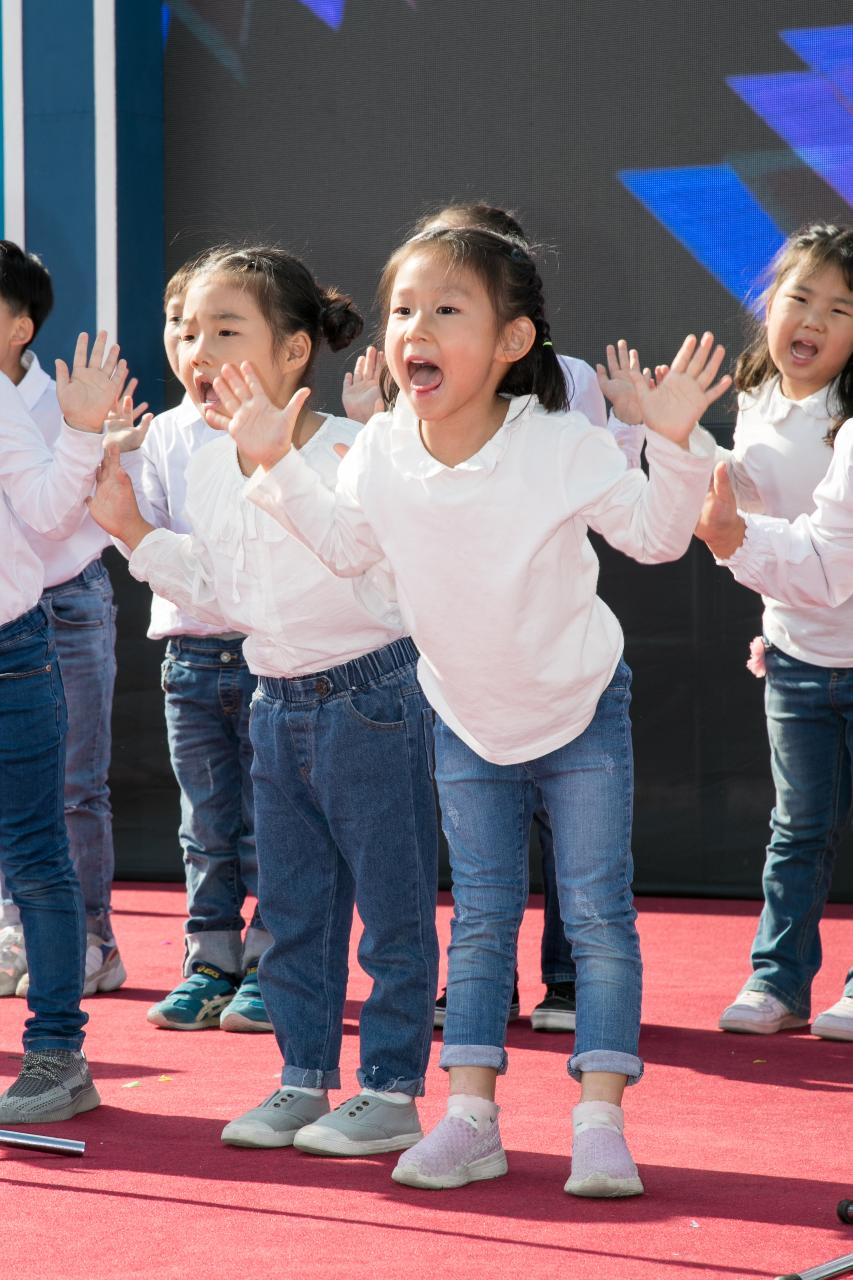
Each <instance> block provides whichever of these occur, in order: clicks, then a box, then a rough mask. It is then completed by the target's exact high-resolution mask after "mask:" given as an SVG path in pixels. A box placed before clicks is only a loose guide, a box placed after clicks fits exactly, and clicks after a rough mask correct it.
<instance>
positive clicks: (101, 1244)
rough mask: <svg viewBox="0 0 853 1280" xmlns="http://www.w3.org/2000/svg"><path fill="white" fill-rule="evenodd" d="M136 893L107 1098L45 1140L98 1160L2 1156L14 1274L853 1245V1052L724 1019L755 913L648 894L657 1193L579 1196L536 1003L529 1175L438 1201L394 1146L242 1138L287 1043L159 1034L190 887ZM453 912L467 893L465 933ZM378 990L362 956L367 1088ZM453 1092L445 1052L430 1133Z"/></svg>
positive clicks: (533, 926)
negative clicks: (245, 1147)
mask: <svg viewBox="0 0 853 1280" xmlns="http://www.w3.org/2000/svg"><path fill="white" fill-rule="evenodd" d="M540 902H541V899H533V904H532V905H531V908H530V910H529V911H528V913H527V917H526V919H525V923H524V928H523V931H522V939H521V951H520V967H521V1000H522V1010H524V1011H529V1009H530V1008H531V1006H532V1005H533V1004H534V1003H536V1001H537V1000H538V999H540V996H541V988H540V987H539V985H538V945H539V930H540V927H541V907H540V905H539V903H540ZM115 905H116V908H117V912H116V919H115V925H116V933H117V934H118V937H119V941H120V945H121V950H122V954H123V957H124V959H125V963H126V965H127V969H128V972H129V974H130V980H129V983H128V985H127V986H126V987H124V988H123V989H122V990H121V991H119V992H117V993H116V994H115V995H114V996H98V997H96V998H95V999H92V1000H90V1001H88V1009H89V1012H90V1013H91V1015H92V1017H91V1022H90V1024H89V1035H88V1039H87V1042H86V1048H87V1052H88V1056H89V1059H90V1061H91V1064H92V1071H93V1075H94V1076H95V1079H96V1081H97V1084H98V1088H99V1090H100V1092H101V1096H102V1098H103V1101H104V1105H103V1106H102V1107H101V1108H99V1109H98V1110H97V1111H94V1112H92V1113H90V1114H89V1115H85V1116H81V1117H78V1118H77V1119H76V1120H73V1121H70V1122H68V1123H67V1124H64V1125H55V1126H51V1127H49V1128H48V1130H47V1131H48V1132H53V1133H56V1134H58V1135H61V1136H64V1137H80V1138H84V1139H85V1140H86V1141H87V1143H88V1150H87V1152H86V1155H85V1156H84V1157H83V1158H82V1159H71V1158H57V1157H53V1156H46V1155H45V1156H41V1155H35V1154H29V1153H24V1152H20V1151H13V1150H12V1149H10V1148H0V1192H2V1205H3V1232H2V1237H3V1239H2V1258H3V1274H4V1275H6V1276H8V1277H10V1280H12V1277H14V1278H15V1280H29V1278H30V1277H40V1278H41V1277H50V1278H52V1280H53V1278H61V1280H124V1278H125V1277H131V1276H145V1277H158V1278H159V1277H163V1278H164V1280H165V1278H171V1277H186V1276H188V1275H195V1276H201V1277H203V1278H204V1280H208V1278H210V1280H218V1278H219V1277H235V1276H239V1277H241V1280H243V1278H245V1280H261V1278H262V1277H263V1278H266V1277H276V1278H277V1277H280V1276H281V1277H293V1278H294V1280H306V1278H311V1280H313V1278H314V1277H324V1278H325V1277H329V1278H330V1280H331V1278H332V1277H334V1278H335V1280H338V1278H339V1277H349V1276H353V1277H356V1276H357V1277H362V1276H381V1277H383V1278H387V1280H397V1278H398V1277H399V1280H404V1278H405V1280H422V1278H424V1280H425V1278H427V1277H429V1278H430V1280H432V1277H442V1276H446V1277H448V1280H462V1278H463V1277H465V1278H471V1280H481V1278H483V1280H485V1277H489V1278H491V1277H493V1276H495V1275H497V1276H498V1277H500V1276H502V1275H507V1276H508V1275H511V1274H515V1275H524V1276H525V1277H534V1276H536V1277H539V1276H543V1277H544V1276H554V1277H555V1280H556V1278H559V1280H563V1278H565V1280H661V1278H662V1277H665V1278H667V1280H669V1278H671V1280H677V1278H680V1277H697V1278H698V1277H713V1276H718V1277H721V1278H725V1277H732V1278H733V1280H739V1278H741V1277H753V1276H775V1275H777V1274H781V1273H784V1272H788V1271H796V1270H799V1269H801V1268H805V1267H809V1266H815V1265H816V1264H817V1263H819V1262H822V1261H825V1260H827V1259H828V1258H831V1257H835V1256H837V1255H839V1254H843V1253H848V1252H853V1228H850V1227H847V1228H845V1227H843V1226H842V1225H841V1224H840V1223H838V1222H837V1220H836V1219H835V1204H836V1202H837V1201H838V1200H839V1199H840V1198H841V1197H842V1196H844V1195H851V1194H853V1160H851V1151H853V1141H851V1138H852V1137H853V1093H851V1078H853V1044H842V1043H833V1042H831V1041H823V1040H818V1039H816V1038H813V1037H811V1036H809V1035H807V1034H792V1033H788V1034H783V1035H780V1036H774V1037H767V1038H764V1037H761V1038H759V1037H754V1036H733V1035H724V1034H722V1033H721V1032H719V1031H717V1030H716V1029H715V1027H716V1019H717V1016H718V1014H719V1011H720V1009H721V1008H722V1006H723V1005H724V1004H726V1003H727V1002H728V1000H729V998H730V997H732V996H733V995H734V994H735V992H736V991H737V989H738V987H739V985H740V983H741V981H742V979H743V977H744V975H745V963H746V958H747V953H748V948H749V943H750V941H751V937H752V933H753V928H754V921H755V918H756V916H757V912H758V904H756V903H731V902H683V901H671V900H645V901H643V902H641V903H640V908H641V914H640V926H641V931H642V937H643V952H644V958H645V966H646V997H645V1004H644V1014H645V1017H644V1031H643V1039H642V1043H641V1052H642V1053H643V1056H644V1058H645V1060H646V1063H647V1070H646V1076H645V1079H644V1080H643V1081H642V1082H641V1084H640V1085H639V1086H638V1087H637V1088H635V1089H632V1090H630V1091H629V1093H628V1096H627V1101H626V1113H627V1125H628V1134H629V1137H630V1141H631V1146H632V1149H633V1152H634V1155H635V1157H636V1159H637V1162H638V1164H639V1165H640V1168H641V1172H642V1174H643V1177H644V1179H645V1183H646V1187H647V1194H646V1195H645V1196H644V1197H642V1198H639V1199H635V1200H623V1201H611V1202H606V1201H595V1200H587V1201H583V1200H577V1199H574V1198H573V1197H570V1196H567V1195H565V1194H564V1193H563V1190H562V1186H563V1182H564V1181H565V1178H566V1176H567V1173H568V1158H567V1153H568V1149H569V1143H568V1115H569V1109H570V1106H571V1104H572V1102H573V1101H574V1099H575V1096H576V1086H575V1085H574V1084H572V1082H571V1081H569V1080H568V1078H567V1077H566V1074H565V1065H564V1059H565V1055H566V1049H567V1042H568V1039H569V1038H568V1037H565V1038H564V1037H562V1036H553V1035H537V1034H535V1033H534V1032H532V1031H531V1030H530V1025H529V1022H527V1021H526V1020H524V1019H523V1020H522V1021H521V1022H519V1023H516V1024H515V1025H514V1026H513V1027H511V1029H510V1036H509V1045H510V1056H511V1060H510V1071H509V1074H508V1076H507V1077H506V1078H505V1080H504V1081H503V1082H502V1084H501V1087H500V1097H499V1100H500V1102H501V1104H502V1106H503V1108H504V1115H503V1123H502V1130H503V1137H504V1143H505V1146H506V1148H507V1151H508V1153H509V1161H510V1173H509V1176H508V1177H505V1178H502V1179H498V1180H496V1181H494V1182H489V1183H481V1184H479V1185H475V1186H474V1187H471V1188H465V1189H463V1190H459V1191H449V1192H417V1191H413V1190H406V1189H405V1188H402V1187H397V1186H396V1184H394V1183H392V1182H391V1181H390V1178H389V1173H390V1169H391V1167H392V1166H393V1163H394V1159H395V1157H393V1156H385V1157H379V1158H376V1159H372V1160H366V1161H346V1160H327V1159H323V1158H318V1157H312V1156H306V1155H300V1154H298V1153H296V1152H293V1151H278V1152H254V1151H240V1150H236V1149H233V1148H226V1147H223V1146H222V1145H221V1144H220V1142H219V1131H220V1129H221V1127H222V1125H223V1124H224V1123H225V1122H226V1121H227V1120H228V1119H230V1118H231V1117H233V1116H234V1115H236V1114H238V1113H239V1112H240V1111H242V1110H244V1109H245V1108H246V1107H248V1106H250V1105H252V1104H253V1103H255V1102H257V1101H259V1100H260V1099H261V1098H262V1097H263V1096H264V1095H265V1094H267V1093H268V1092H271V1091H272V1089H273V1088H274V1087H275V1082H276V1079H277V1073H278V1068H279V1061H278V1055H277V1049H276V1045H275V1041H274V1039H273V1037H272V1036H240V1035H226V1034H224V1033H222V1032H220V1031H205V1032H198V1033H195V1034H192V1035H186V1034H179V1033H176V1032H168V1031H160V1030H157V1029H156V1028H154V1027H151V1026H149V1025H148V1023H146V1021H145V1017H144V1015H145V1010H146V1008H147V1007H148V1005H149V1004H150V1003H152V1002H153V1001H154V1000H155V999H157V998H159V997H160V996H161V995H162V994H163V993H164V992H165V991H166V989H167V988H168V987H169V986H171V985H172V984H173V982H174V981H175V979H176V977H177V973H178V966H179V963H180V958H181V933H180V928H181V913H182V907H183V895H182V892H181V890H180V889H179V888H178V887H177V886H168V887H162V888H156V887H155V888H152V887H150V886H140V887H134V886H127V885H125V886H122V887H120V888H119V889H118V890H117V892H116V894H115ZM448 917H449V905H448V902H447V900H446V898H445V899H444V901H443V903H442V907H441V911H440V921H441V930H442V936H443V937H445V938H446V933H447V923H448ZM851 922H853V908H851V907H834V908H830V910H829V912H828V918H827V919H826V920H825V922H824V926H823V942H824V954H825V959H824V967H823V970H822V972H821V974H820V975H819V977H818V980H817V982H816V988H815V1010H819V1009H821V1008H824V1007H826V1006H827V1005H829V1004H831V1003H833V1001H834V1000H835V999H837V997H838V995H839V994H840V993H841V988H842V984H843V981H844V976H845V974H846V971H847V967H848V966H849V964H850V963H851V960H853V928H851ZM364 993H365V983H364V979H363V976H362V974H361V972H360V971H359V970H358V968H357V966H356V964H355V962H354V961H353V973H352V980H351V993H350V994H351V999H350V1002H349V1004H348V1006H347V1017H348V1025H347V1035H346V1036H345V1038H344V1039H345V1045H344V1061H343V1071H344V1082H345V1087H347V1088H349V1086H350V1085H351V1084H352V1082H353V1080H354V1067H355V1063H356V1049H357V1038H356V1018H357V1014H358V1008H359V1002H360V1001H361V999H362V998H363V996H364ZM22 1016H23V1006H22V1002H21V1001H19V1000H15V999H8V1000H3V1001H0V1082H2V1083H0V1087H5V1083H7V1082H8V1080H9V1079H11V1078H13V1077H14V1076H15V1074H16V1073H17V1069H18V1054H19V1037H20V1026H21V1021H22ZM437 1057H438V1050H437V1045H436V1051H435V1054H434V1059H437ZM353 1091H354V1090H353ZM343 1096H346V1095H343ZM444 1096H445V1090H444V1078H443V1075H442V1073H441V1072H439V1071H438V1070H437V1068H436V1067H435V1066H433V1067H432V1068H431V1071H430V1078H429V1093H428V1095H427V1097H426V1098H425V1099H424V1100H423V1103H422V1118H423V1121H424V1127H425V1128H426V1127H427V1126H429V1125H431V1124H432V1123H433V1122H434V1121H435V1120H436V1119H437V1118H438V1116H439V1115H440V1114H441V1112H442V1111H443V1107H444Z"/></svg>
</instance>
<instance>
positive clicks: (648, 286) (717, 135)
mask: <svg viewBox="0 0 853 1280" xmlns="http://www.w3.org/2000/svg"><path fill="white" fill-rule="evenodd" d="M163 17H164V23H163V38H164V86H165V110H164V128H165V134H164V151H165V238H166V243H165V256H166V269H167V272H168V271H171V270H173V269H174V268H175V267H176V266H178V265H179V263H180V262H181V261H183V260H184V259H185V258H186V257H187V256H189V255H190V254H192V253H194V252H195V251H197V250H198V249H200V248H202V247H203V246H205V245H207V244H210V243H212V242H215V241H219V240H222V239H237V240H240V241H252V240H257V239H261V240H276V241H280V242H281V243H283V244H285V245H286V246H288V247H289V248H291V249H293V250H295V251H296V252H297V253H299V254H302V255H304V257H305V258H306V259H307V261H308V262H309V263H310V264H311V266H312V267H313V269H314V270H315V272H316V273H317V274H318V276H319V277H320V279H321V280H323V281H326V282H328V283H334V284H338V285H341V286H343V287H345V288H346V289H348V290H349V291H351V292H352V293H353V294H354V296H355V297H356V299H357V300H358V302H359V303H360V304H361V305H362V306H363V307H364V308H365V310H367V311H369V309H370V307H371V300H372V295H373V289H374V286H375V282H376V279H377V275H378V272H379V270H380V267H381V265H382V263H383V261H384V259H385V258H386V256H387V254H388V252H389V251H390V250H391V249H392V248H393V247H394V246H395V245H396V244H397V243H398V242H399V240H400V238H401V236H404V235H405V233H406V231H407V229H408V228H409V227H410V226H411V224H412V222H413V220H414V219H415V218H417V217H418V216H419V215H420V214H421V213H423V212H424V211H425V210H427V209H430V208H433V207H436V206H438V205H440V204H441V203H443V202H445V201H447V200H449V199H451V198H454V197H456V198H460V197H464V198H478V199H484V200H487V201H489V202H491V203H495V204H499V205H504V206H507V207H509V208H512V209H514V210H515V211H516V212H517V213H518V215H519V217H520V218H521V220H522V222H523V224H524V226H525V227H526V228H527V230H528V232H529V233H530V235H531V236H533V237H535V238H536V239H537V240H539V241H540V242H541V243H542V244H543V245H544V246H545V248H544V251H543V264H544V265H543V274H544V277H545V280H546V296H547V298H548V303H549V311H550V316H551V320H552V328H553V332H554V337H555V341H556V343H557V345H558V347H559V349H560V350H561V351H564V352H568V353H571V354H573V355H576V356H581V357H583V358H584V359H587V360H590V361H594V360H595V359H596V358H599V357H600V355H601V353H602V350H603V347H604V344H605V343H606V342H607V341H613V340H615V339H616V338H619V337H622V336H625V337H627V338H628V339H629V340H630V342H631V343H633V344H636V345H637V346H638V347H639V348H640V351H641V354H642V356H643V358H644V360H645V361H647V362H649V363H655V362H656V361H661V360H664V359H667V358H669V357H671V356H672V354H673V353H674V351H675V350H676V348H677V346H678V344H679V342H680V341H681V339H682V337H683V335H684V334H685V333H686V332H688V331H701V330H702V329H704V328H706V327H709V328H712V329H713V330H714V332H715V333H716V334H717V335H718V336H719V337H720V338H721V339H722V340H723V341H724V342H725V343H726V345H727V346H728V348H729V350H730V352H731V353H732V354H733V355H734V354H736V352H737V351H738V348H739V345H740V343H741V341H742V315H743V309H742V300H743V299H744V298H745V297H746V296H747V295H748V294H749V293H750V291H754V289H755V288H756V287H757V286H756V282H757V280H758V279H759V277H760V273H761V271H762V270H763V268H764V267H765V266H766V264H767V262H768V260H769V258H770V256H771V255H772V253H773V252H774V251H775V249H776V248H777V247H778V245H779V244H780V243H781V241H782V239H783V238H784V236H785V235H786V234H787V233H788V232H789V231H790V230H792V229H793V228H794V227H796V226H797V225H798V224H799V223H801V222H802V221H804V220H806V219H809V218H812V217H824V218H826V217H829V218H836V219H840V220H846V221H850V220H851V218H853V213H851V202H853V191H851V187H852V186H853V177H852V176H851V174H853V170H851V165H850V155H851V150H853V114H851V112H853V26H851V25H849V24H850V8H849V4H848V3H846V2H830V0H810V2H809V3H807V4H806V3H800V2H792V0H776V2H775V3H773V4H765V3H752V4H741V5H733V4H731V3H730V0H710V2H709V0H661V2H660V3H657V4H655V5H638V4H634V3H629V2H628V0H595V3H592V2H591V0H590V2H584V0H527V2H522V0H492V2H491V3H488V4H487V3H483V0H476V2H473V0H369V2H368V0H348V2H347V0H254V2H252V0H205V2H204V3H202V2H201V0H198V2H197V3H194V4H191V3H189V2H188V0H182V2H181V3H174V4H172V5H170V6H167V7H164V14H163ZM375 319H376V317H375V316H373V317H372V321H374V322H375ZM355 354H356V353H355V352H352V353H344V354H343V355H341V356H339V357H331V356H328V354H326V355H324V356H323V358H322V360H321V362H320V373H319V379H318V393H317V396H316V403H317V404H318V406H322V407H325V408H327V409H329V410H331V411H333V412H334V411H337V410H338V409H339V389H340V380H341V377H342V374H343V372H344V370H345V369H346V368H347V367H350V366H351V364H352V361H353V360H354V358H355ZM174 390H175V389H174V388H173V392H174ZM732 415H733V405H732V403H731V402H730V401H729V402H726V403H723V404H721V405H719V406H717V407H716V408H715V409H714V411H713V414H712V417H711V419H710V420H709V422H708V423H707V425H709V426H711V427H712V429H713V430H714V431H715V432H716V434H717V435H718V438H719V439H720V440H721V441H722V442H723V443H728V442H729V440H730V438H731V423H732ZM827 461H828V455H827ZM601 558H602V576H601V591H602V594H603V596H604V597H605V599H607V601H608V602H609V603H610V604H611V605H612V606H613V608H614V609H615V611H616V613H617V615H618V616H619V618H620V619H621V621H622V624H623V626H624V629H625V634H626V656H627V659H628V661H629V663H630V664H631V666H632V667H633V669H634V677H635V680H634V694H635V697H634V726H635V750H636V762H637V793H636V821H635V856H636V884H637V887H638V889H640V890H642V891H653V892H670V891H672V892H687V893H711V894H721V893H722V894H738V895H755V894H756V893H757V891H758V885H759V877H760V870H761V865H762V861H763V854H764V845H765V843H766V839H767V820H768V813H769V810H770V805H771V800H772V790H771V786H770V781H769V769H768V758H767V757H768V752H767V745H766V740H765V732H764V723H763V716H762V694H763V687H762V684H761V682H759V681H757V680H755V679H754V678H753V677H752V676H751V675H749V674H748V673H747V672H746V670H745V668H744V662H745V660H746V656H747V648H748V644H749V641H750V639H751V638H752V636H753V635H755V634H756V632H757V631H758V629H759V617H760V604H759V601H758V599H757V598H756V597H755V596H754V595H752V594H751V593H749V592H747V591H745V590H743V589H742V588H740V587H738V586H736V585H735V584H734V582H733V581H732V579H731V578H730V576H729V574H728V573H726V572H725V571H723V570H720V569H717V568H715V566H714V565H713V563H712V561H711V559H710V557H709V555H708V553H707V552H706V551H705V549H704V548H703V547H701V546H698V545H696V546H694V547H693V549H692V550H691V552H690V553H689V554H688V555H687V556H686V557H685V558H684V559H683V560H682V561H681V562H680V563H678V564H676V565H672V566H664V567H655V568H643V567H640V566H638V565H636V564H634V563H632V562H631V561H628V560H626V559H624V558H623V557H621V556H619V555H616V554H615V553H611V552H610V551H609V550H608V549H607V548H602V549H601ZM116 581H117V584H118V588H119V599H120V606H121V614H120V676H119V692H118V697H117V702H116V721H115V727H116V753H115V767H114V774H113V780H114V786H115V804H116V817H117V828H118V833H119V849H120V853H121V863H122V866H123V867H124V869H125V871H127V872H131V873H132V874H134V875H138V874H151V875H162V874H164V873H165V872H167V871H168V870H169V869H170V868H171V869H173V870H175V869H176V868H177V865H178V864H177V852H176V841H175V833H174V828H175V825H176V820H177V819H176V815H177V807H176V802H175V796H174V788H173V785H172V783H171V780H170V774H169V766H168V757H167V753H166V747H165V739H164V735H163V730H162V711H161V699H160V695H159V693H158V685H157V681H158V665H159V660H160V652H159V647H158V646H154V645H152V644H150V643H149V642H147V641H146V640H145V639H144V638H143V633H144V627H145V619H146V609H147V595H146V592H145V591H144V590H143V589H142V588H140V587H138V586H136V585H135V584H131V583H129V582H128V580H127V577H126V574H125V573H124V571H123V570H122V569H119V570H118V571H117V573H116ZM471 589H472V591H474V592H476V590H477V584H476V583H472V584H471ZM849 855H850V842H849V841H847V842H845V844H844V846H843V856H842V857H841V859H840V865H839V867H838V869H837V874H836V881H835V888H836V893H837V894H838V895H839V896H846V897H850V896H851V895H853V861H851V858H850V856H849Z"/></svg>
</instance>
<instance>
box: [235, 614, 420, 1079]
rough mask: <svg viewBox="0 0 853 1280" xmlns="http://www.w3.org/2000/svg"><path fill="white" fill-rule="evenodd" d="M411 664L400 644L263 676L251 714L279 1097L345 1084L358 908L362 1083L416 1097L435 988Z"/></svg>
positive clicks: (265, 963) (266, 983) (265, 987)
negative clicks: (298, 673) (284, 1091)
mask: <svg viewBox="0 0 853 1280" xmlns="http://www.w3.org/2000/svg"><path fill="white" fill-rule="evenodd" d="M416 662H417V651H416V649H415V646H414V645H413V644H412V642H411V640H408V639H403V640H397V641H395V642H394V643H393V644H390V645H386V646H385V648H383V649H377V650H376V651H375V652H373V653H368V654H365V655H364V657H361V658H356V659H354V660H353V661H352V662H347V663H344V664H342V665H341V666H338V667H332V668H330V669H329V670H327V671H317V672H314V673H312V674H311V675H308V676H302V677H300V678H296V679H280V680H274V679H269V678H268V677H266V676H261V677H260V680H259V682H258V692H257V695H256V698H255V701H254V704H253V707H252V742H253V744H254V748H255V763H254V766H253V769H252V776H253V778H254V783H255V816H256V824H257V833H258V850H259V862H260V889H261V906H262V910H263V913H264V920H265V921H266V924H267V927H268V928H269V930H270V932H271V934H272V936H273V945H272V946H271V947H270V949H269V950H268V951H267V952H266V953H265V955H264V957H263V959H262V961H261V966H260V980H261V992H262V995H263V998H264V1005H265V1007H266V1010H267V1013H268V1014H269V1017H270V1021H271V1022H272V1024H273V1027H274V1028H275V1032H276V1037H277V1039H278V1043H279V1047H280V1049H281V1053H282V1057H283V1059H284V1064H285V1065H284V1070H283V1073H282V1083H283V1084H285V1085H288V1084H289V1085H302V1086H304V1087H308V1088H317V1089H336V1088H338V1087H339V1086H340V1082H341V1079H340V1070H339V1063H340V1050H341V1036H342V1032H343V1014H344V999H345V997H346V989H347V975H348V954H349V936H350V930H351V927H352V916H353V905H355V906H357V907H358V914H359V916H360V917H361V920H362V924H363V926H364V930H363V933H362V937H361V941H360V943H359V948H358V958H359V963H360V964H361V967H362V968H363V969H364V970H365V972H366V973H367V974H369V976H370V977H371V978H372V979H373V986H372V989H371V992H370V995H369V996H368V998H367V1000H366V1001H365V1003H364V1006H363V1008H362V1011H361V1020H360V1033H361V1066H360V1069H359V1071H358V1080H359V1083H360V1084H361V1085H362V1086H363V1087H366V1088H371V1089H380V1090H381V1089H393V1090H397V1091H399V1092H401V1093H408V1094H411V1095H417V1094H421V1093H423V1082H424V1075H425V1072H426V1065H427V1060H428V1058H429V1050H430V1044H431V1041H432V1020H433V1008H434V1004H435V990H436V983H437V980H438V942H437V938H436V931H435V903H436V886H437V877H438V823H437V818H436V812H435V798H434V794H433V790H432V781H431V774H430V757H431V748H432V712H431V711H430V710H429V708H428V707H427V704H426V701H425V699H424V697H423V694H422V693H421V690H420V686H419V685H418V682H417V676H416Z"/></svg>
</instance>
